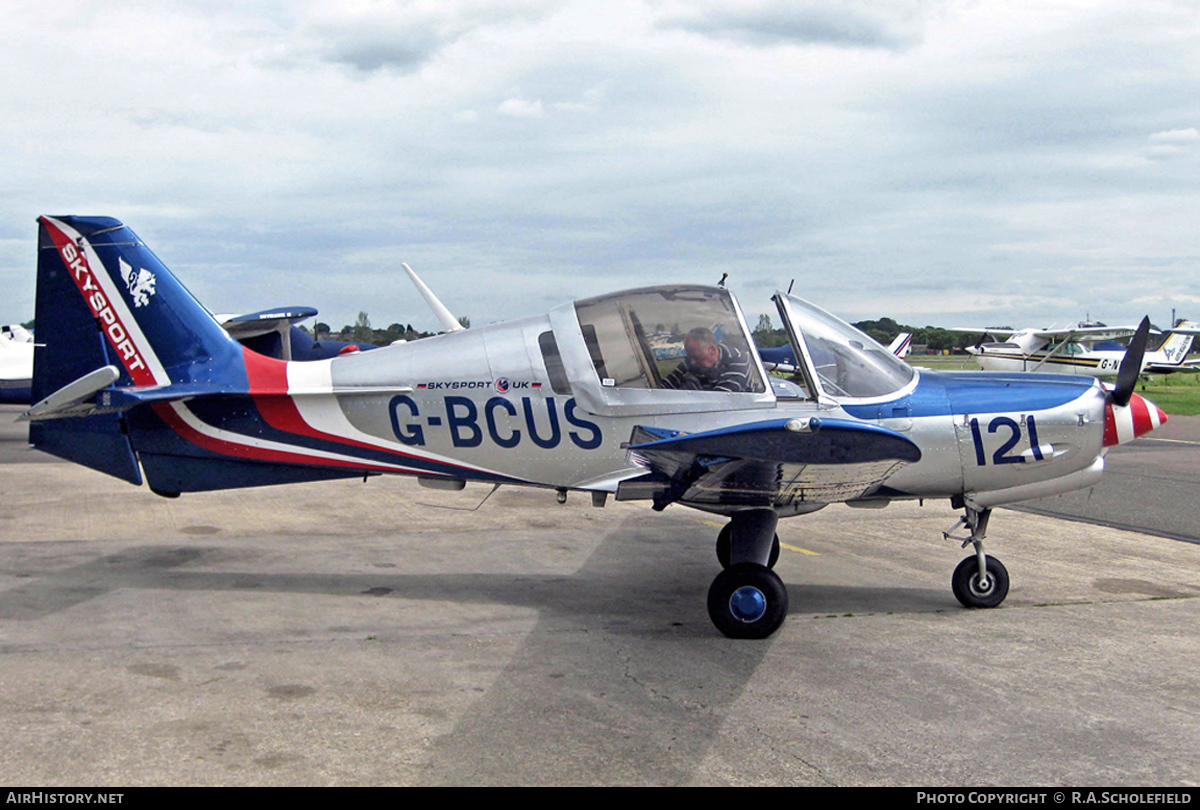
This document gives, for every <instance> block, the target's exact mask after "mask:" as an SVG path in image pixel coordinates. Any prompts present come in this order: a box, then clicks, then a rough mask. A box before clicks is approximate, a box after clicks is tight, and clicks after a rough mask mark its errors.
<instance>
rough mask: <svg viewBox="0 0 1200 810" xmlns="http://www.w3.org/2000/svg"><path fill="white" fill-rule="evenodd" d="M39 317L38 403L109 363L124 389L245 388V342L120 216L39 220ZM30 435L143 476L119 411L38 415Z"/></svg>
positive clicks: (109, 468) (110, 469)
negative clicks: (242, 346) (181, 386)
mask: <svg viewBox="0 0 1200 810" xmlns="http://www.w3.org/2000/svg"><path fill="white" fill-rule="evenodd" d="M35 319H36V322H37V324H38V344H39V345H38V347H37V349H36V350H35V352H34V370H33V392H32V393H33V401H34V402H35V403H37V402H42V401H43V400H46V399H47V398H49V397H51V396H52V395H54V394H55V393H56V392H61V391H63V389H65V388H67V387H68V386H70V385H71V384H72V383H75V382H77V381H79V380H81V379H82V378H84V377H88V375H92V374H94V372H96V371H97V370H98V369H102V368H105V367H113V368H114V369H115V371H116V372H117V379H116V385H117V386H118V387H120V388H129V387H139V388H140V387H144V386H172V385H179V384H184V385H188V386H189V387H192V388H193V389H194V388H195V387H196V386H197V385H199V384H203V385H204V386H205V387H209V386H211V387H212V388H213V390H220V389H223V388H228V389H238V388H240V389H242V390H245V388H246V375H245V366H244V364H243V363H242V359H241V358H242V353H241V350H240V347H239V346H238V345H237V344H236V343H235V342H234V341H233V340H232V339H231V338H230V337H229V336H228V335H227V334H226V333H225V331H224V330H223V329H222V328H221V327H220V325H219V324H218V323H217V322H216V321H215V320H214V319H213V317H212V315H210V314H209V312H208V310H206V309H205V308H204V307H203V306H202V305H201V304H200V302H198V301H197V300H196V299H195V298H194V297H193V296H192V294H191V293H189V292H188V291H187V290H186V289H185V288H184V287H183V285H181V284H180V283H179V282H178V281H177V280H176V279H175V278H174V276H172V275H171V273H170V271H168V270H167V268H166V267H164V266H163V264H162V263H161V262H160V261H159V260H158V257H156V256H155V255H154V254H153V253H152V252H151V251H150V249H149V248H147V247H146V245H145V244H144V243H143V242H142V241H141V240H140V239H139V238H138V237H137V235H136V234H134V233H133V231H131V230H130V229H128V228H126V227H125V226H124V225H122V224H121V223H120V222H118V221H117V220H115V219H110V218H108V217H48V216H44V217H41V218H40V219H39V220H38V274H37V304H36V310H35ZM93 379H96V378H95V377H93ZM35 408H36V406H35ZM29 438H30V442H31V443H32V444H34V445H35V446H37V447H38V448H39V449H42V450H44V451H46V452H49V453H52V454H54V455H57V456H60V457H63V458H66V459H69V460H71V461H75V462H78V463H80V464H84V465H86V466H88V467H92V468H93V469H97V470H100V471H102V472H106V473H108V474H110V475H115V476H117V477H119V478H123V479H125V480H127V481H131V482H133V483H137V484H140V483H141V473H140V471H139V469H138V465H137V461H136V459H135V458H134V454H133V450H132V447H131V446H130V442H129V438H128V435H127V431H125V430H123V428H122V423H121V417H120V415H119V414H118V413H113V412H108V413H104V412H98V413H93V414H92V415H89V416H86V417H83V418H78V419H52V420H47V421H38V422H34V423H32V424H31V425H30V431H29Z"/></svg>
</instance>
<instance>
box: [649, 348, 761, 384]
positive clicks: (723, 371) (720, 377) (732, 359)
mask: <svg viewBox="0 0 1200 810" xmlns="http://www.w3.org/2000/svg"><path fill="white" fill-rule="evenodd" d="M715 345H716V347H717V348H718V349H720V350H721V356H720V357H719V358H718V359H717V362H716V363H715V364H714V365H713V367H712V368H710V369H700V368H696V367H695V366H693V365H692V364H691V363H689V362H688V360H687V359H686V358H685V359H684V361H683V362H681V363H680V364H679V365H678V366H677V367H676V368H675V370H674V371H672V372H671V373H670V374H668V375H667V376H666V378H665V379H664V380H663V383H662V387H663V388H675V389H679V390H683V391H752V390H754V389H753V386H752V385H751V384H750V379H751V378H750V359H749V358H748V357H747V356H746V354H745V352H742V351H739V350H738V349H735V348H733V347H731V346H726V345H725V344H724V343H717V344H715Z"/></svg>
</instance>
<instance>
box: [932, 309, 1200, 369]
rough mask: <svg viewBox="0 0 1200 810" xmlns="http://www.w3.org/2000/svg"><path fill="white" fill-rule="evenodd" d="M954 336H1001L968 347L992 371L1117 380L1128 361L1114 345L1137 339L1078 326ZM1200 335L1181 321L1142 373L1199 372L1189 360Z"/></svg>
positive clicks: (1198, 327)
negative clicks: (1123, 365)
mask: <svg viewBox="0 0 1200 810" xmlns="http://www.w3.org/2000/svg"><path fill="white" fill-rule="evenodd" d="M951 331H953V332H969V333H971V334H980V335H985V336H986V335H991V336H994V337H1000V338H1001V339H1000V340H999V341H995V342H991V343H980V344H978V345H976V346H968V347H967V353H968V354H970V355H972V356H973V357H974V358H975V362H977V363H978V364H979V367H980V368H982V369H985V370H987V371H1042V372H1048V373H1050V374H1079V375H1083V376H1088V377H1115V376H1117V371H1118V370H1119V369H1120V368H1121V361H1122V360H1124V359H1125V347H1124V346H1122V345H1120V344H1118V343H1115V342H1113V341H1116V340H1118V339H1120V338H1127V337H1129V336H1131V335H1133V334H1134V332H1135V331H1136V327H1132V326H1093V325H1088V324H1079V325H1078V326H1068V327H1062V328H1050V329H1034V328H1029V329H1019V330H1015V331H1014V330H997V329H977V328H974V327H955V328H954V329H952V330H951ZM1197 334H1200V323H1196V322H1194V321H1180V322H1179V323H1178V324H1176V326H1175V327H1174V328H1173V329H1170V330H1168V333H1167V339H1166V340H1165V341H1164V342H1163V344H1162V346H1161V347H1159V349H1158V350H1157V351H1153V352H1146V353H1145V355H1144V356H1143V358H1142V368H1141V369H1140V371H1141V372H1142V373H1147V372H1153V373H1155V374H1170V373H1172V372H1175V371H1192V370H1195V369H1196V367H1197V365H1198V364H1200V360H1188V359H1187V357H1188V353H1189V352H1190V351H1191V350H1192V341H1193V340H1194V338H1195V336H1196V335H1197Z"/></svg>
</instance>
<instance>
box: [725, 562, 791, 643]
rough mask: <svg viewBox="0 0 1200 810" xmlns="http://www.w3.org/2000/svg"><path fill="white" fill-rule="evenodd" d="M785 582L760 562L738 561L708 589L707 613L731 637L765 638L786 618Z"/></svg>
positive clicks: (786, 597)
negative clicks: (759, 563)
mask: <svg viewBox="0 0 1200 810" xmlns="http://www.w3.org/2000/svg"><path fill="white" fill-rule="evenodd" d="M787 609H788V596H787V588H785V587H784V585H783V581H782V580H781V579H780V578H779V575H778V574H776V573H775V572H774V571H772V570H771V569H769V568H767V567H766V566H763V565H758V564H757V563H738V564H737V565H734V566H731V567H729V568H727V569H725V570H724V571H722V572H721V573H719V574H717V578H716V579H714V580H713V584H712V586H711V587H710V588H709V589H708V616H709V618H710V619H712V623H713V624H714V625H716V627H717V629H718V630H720V631H721V632H722V633H724V634H725V635H726V636H728V637H729V638H766V637H767V636H769V635H771V634H772V633H774V632H775V631H776V630H778V629H779V627H780V625H782V624H783V620H784V619H786V618H787Z"/></svg>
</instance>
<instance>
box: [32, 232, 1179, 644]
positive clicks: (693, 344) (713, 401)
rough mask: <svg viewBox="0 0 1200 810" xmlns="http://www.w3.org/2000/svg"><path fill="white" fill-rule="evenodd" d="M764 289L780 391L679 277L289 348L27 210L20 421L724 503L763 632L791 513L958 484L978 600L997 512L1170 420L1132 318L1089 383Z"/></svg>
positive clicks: (187, 449) (189, 482) (115, 245)
mask: <svg viewBox="0 0 1200 810" xmlns="http://www.w3.org/2000/svg"><path fill="white" fill-rule="evenodd" d="M774 300H775V303H776V304H777V306H778V309H779V314H780V317H781V318H782V319H783V323H784V324H785V326H786V329H787V331H788V333H789V335H790V338H791V341H792V344H793V348H794V352H795V355H796V357H797V358H798V362H797V364H796V368H795V373H794V374H793V376H792V377H791V379H790V380H785V381H783V383H784V384H783V385H780V386H778V387H775V386H772V385H769V384H768V381H767V377H766V372H765V371H764V370H763V367H762V362H761V360H760V359H759V357H758V355H757V354H756V353H755V352H754V350H753V348H752V345H753V344H752V343H751V342H750V333H749V330H748V329H747V327H746V322H745V319H744V317H743V315H742V312H741V310H740V308H739V306H738V303H737V301H736V300H735V298H734V296H733V295H732V294H731V293H730V292H729V291H728V290H725V289H723V288H720V287H707V286H698V285H688V284H677V285H669V286H659V287H646V288H642V289H637V290H631V291H626V292H619V293H614V294H611V295H602V296H598V297H594V298H588V299H584V300H579V301H575V302H572V303H566V304H563V305H562V306H559V307H558V308H556V309H553V310H551V311H550V312H549V313H548V314H546V315H542V316H538V317H530V318H525V319H522V320H517V321H513V322H509V323H501V324H495V325H490V326H485V327H481V328H476V329H470V330H457V331H454V332H450V333H447V334H443V335H440V336H437V337H432V338H427V339H424V340H419V341H414V342H411V343H406V344H401V345H392V346H387V347H384V348H380V349H376V350H374V351H370V352H362V353H354V354H348V355H344V356H339V357H336V358H333V359H330V360H319V361H309V362H288V361H284V360H278V359H274V358H269V357H265V356H263V355H260V354H258V353H256V352H254V351H252V350H250V349H248V348H246V347H244V346H242V345H240V344H238V343H237V342H236V341H234V340H233V339H232V338H231V337H230V336H229V334H228V333H226V331H225V330H223V329H222V328H221V327H220V325H219V324H218V323H217V322H216V321H215V320H214V319H213V317H212V316H211V315H210V314H209V312H208V311H207V310H206V309H205V308H204V307H203V306H201V305H200V303H199V302H198V301H197V300H196V299H195V298H193V297H192V296H191V294H189V293H188V292H187V290H186V289H184V287H183V286H182V285H181V284H180V283H179V281H177V280H176V279H175V277H174V276H172V274H171V273H170V272H169V271H168V270H167V268H166V267H165V266H164V265H163V264H162V263H161V262H160V261H159V260H158V259H157V258H156V257H155V255H154V254H153V253H151V252H150V250H149V249H148V248H147V247H146V246H145V245H144V244H143V243H142V241H141V240H140V239H139V238H138V237H137V236H136V235H135V234H134V233H133V232H132V231H131V230H130V229H128V228H126V227H125V226H124V225H122V224H121V223H120V222H118V221H116V220H114V219H108V218H100V217H42V218H41V219H40V220H39V242H38V280H37V311H36V318H37V324H38V328H39V333H40V334H43V335H46V336H47V340H46V345H45V346H41V347H39V348H38V350H37V356H36V360H35V371H34V380H33V385H34V396H35V401H36V402H37V404H36V405H34V406H33V407H32V408H30V409H29V411H27V412H26V414H25V417H26V418H28V419H30V420H33V421H32V424H31V426H30V441H31V442H32V443H33V444H34V445H36V446H37V447H39V448H41V449H42V450H45V451H47V452H49V453H53V454H55V455H58V456H61V457H63V458H66V459H70V460H71V461H75V462H78V463H80V464H84V465H86V466H88V467H92V468H94V469H96V470H100V471H101V472H104V473H107V474H109V475H113V476H116V477H118V478H122V479H124V480H126V481H129V482H130V483H133V484H138V485H140V484H142V483H143V481H145V482H147V483H148V484H149V486H150V488H151V489H152V490H153V491H154V492H156V493H158V494H160V495H164V496H169V497H170V496H176V495H178V494H179V493H182V492H196V491H202V490H213V489H224V488H233V487H251V486H261V485H266V484H284V483H289V482H296V481H314V480H318V479H331V478H342V477H352V476H368V475H373V474H380V473H396V474H401V475H415V476H418V477H419V478H420V479H421V480H422V481H423V482H424V483H427V484H432V485H435V486H443V487H452V488H461V487H462V486H464V485H465V482H466V481H484V482H491V483H494V484H497V485H501V484H517V485H527V486H534V487H544V488H547V489H554V490H558V492H559V494H560V496H562V497H565V494H566V492H567V491H568V490H579V491H585V492H590V493H591V495H592V498H593V502H594V503H595V504H597V505H603V504H604V502H605V499H606V498H607V497H608V496H610V495H611V496H615V497H616V498H617V499H618V500H646V501H649V503H650V504H651V505H652V507H653V508H654V509H655V510H662V509H665V508H666V507H668V506H670V505H672V504H678V505H681V506H690V507H693V508H696V509H700V510H704V511H706V512H710V513H714V514H718V515H723V516H725V517H727V518H728V520H729V523H728V524H727V525H726V527H725V528H724V529H723V530H722V531H721V532H720V535H719V538H718V541H717V558H718V560H719V561H720V564H721V566H722V568H723V570H722V572H721V573H720V574H718V575H717V577H716V579H715V580H714V581H713V583H712V586H711V588H710V589H709V593H708V610H709V615H710V616H711V618H712V621H713V623H714V624H715V625H716V626H717V628H718V629H719V630H720V631H721V632H723V633H725V634H726V635H728V636H732V637H743V638H762V637H766V636H768V635H770V634H771V633H773V632H774V631H775V630H776V629H777V628H778V627H779V626H780V625H781V624H782V623H783V621H784V618H785V616H786V614H787V590H786V588H785V587H784V584H783V582H782V581H781V580H780V578H779V576H778V575H776V574H775V572H774V571H773V570H772V566H773V565H774V562H775V559H776V557H777V556H778V553H779V541H778V538H777V536H776V533H775V529H776V525H777V522H778V520H779V519H780V518H781V517H790V516H794V515H802V514H805V513H807V512H813V511H816V510H818V509H821V508H823V507H825V506H827V505H828V504H831V503H847V504H849V505H851V506H865V507H874V506H884V505H886V504H887V503H888V502H889V501H891V500H894V499H899V498H909V499H916V498H946V499H949V500H950V502H951V503H952V505H953V506H954V508H955V509H961V510H962V511H963V515H962V517H961V519H960V525H961V526H964V527H965V532H964V536H961V537H956V538H954V539H956V540H961V541H962V544H963V546H964V547H966V546H967V545H968V544H973V545H974V553H972V554H971V555H970V556H968V557H967V558H966V559H964V560H963V561H962V563H961V564H959V566H958V568H957V569H956V570H955V572H954V574H953V577H952V578H951V581H952V590H953V592H954V594H955V596H956V597H957V598H958V600H959V601H960V602H962V603H963V604H964V605H967V606H973V607H994V606H996V605H999V604H1000V603H1001V601H1003V599H1004V597H1005V596H1006V594H1007V592H1008V582H1009V580H1008V573H1007V572H1006V571H1005V569H1004V566H1003V565H1001V564H1000V562H999V561H998V560H996V559H995V558H994V557H991V556H988V555H986V554H985V553H984V543H983V541H984V535H985V533H986V530H987V524H988V517H989V515H990V514H991V510H992V509H993V508H994V507H996V506H999V505H1001V504H1007V503H1012V502H1014V501H1021V500H1025V499H1028V498H1036V497H1041V496H1045V495H1052V494H1055V493H1060V492H1066V491H1068V490H1073V489H1079V488H1081V487H1088V486H1091V485H1092V484H1094V483H1095V482H1096V481H1097V480H1098V479H1099V478H1100V475H1101V473H1102V472H1103V470H1104V452H1105V448H1107V447H1110V446H1112V445H1114V444H1117V443H1120V442H1124V441H1128V440H1131V439H1133V438H1134V437H1135V436H1137V435H1140V434H1142V433H1145V432H1146V431H1149V430H1152V429H1153V428H1154V427H1156V426H1157V425H1159V424H1161V423H1162V422H1163V420H1164V419H1165V416H1164V415H1163V414H1162V412H1161V411H1159V409H1158V408H1156V407H1155V406H1154V405H1152V404H1150V403H1149V402H1146V401H1145V400H1143V399H1141V398H1140V397H1138V396H1137V395H1136V394H1134V393H1133V385H1134V382H1135V381H1136V371H1137V369H1138V368H1139V367H1140V358H1139V357H1135V356H1133V355H1135V354H1137V353H1138V351H1139V348H1138V347H1139V344H1140V346H1141V347H1142V348H1143V349H1144V345H1145V340H1146V331H1147V329H1148V324H1147V325H1146V326H1145V327H1143V328H1142V330H1141V332H1140V333H1139V335H1138V336H1137V337H1136V338H1135V340H1134V344H1135V345H1134V348H1133V350H1131V353H1130V354H1131V360H1130V361H1129V362H1127V364H1126V368H1125V370H1124V371H1125V372H1126V373H1123V374H1122V376H1121V378H1120V380H1119V381H1118V384H1117V386H1116V389H1115V390H1113V391H1105V389H1104V388H1103V387H1101V385H1100V383H1099V382H1098V381H1095V380H1090V379H1089V380H1080V379H1073V378H1067V377H1047V376H1033V375H996V374H988V373H983V372H977V373H969V372H960V373H948V374H947V373H933V372H927V371H916V370H914V369H912V368H910V367H909V366H908V365H907V364H906V363H904V362H903V361H901V360H900V359H898V358H897V357H895V356H894V355H893V354H891V353H890V352H888V351H887V350H886V349H884V348H883V347H881V346H879V345H878V344H877V343H875V342H874V341H872V340H871V339H870V338H869V337H867V336H866V335H864V334H862V333H861V332H859V331H857V330H856V329H854V328H853V327H851V326H849V325H848V324H846V323H844V322H842V321H840V320H838V319H837V318H835V317H833V316H832V315H830V314H828V313H826V312H824V311H822V310H820V309H818V308H817V307H815V306H813V305H812V304H809V303H807V302H805V301H803V300H801V299H799V298H796V297H793V296H790V295H786V294H783V293H779V294H777V295H776V296H775V298H774ZM697 327H703V328H702V329H697ZM714 352H715V354H714ZM685 381H686V385H689V386H692V387H691V388H687V387H684V382H685ZM673 385H674V386H677V387H672V386H673ZM949 536H950V535H949V534H947V537H949Z"/></svg>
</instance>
